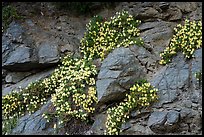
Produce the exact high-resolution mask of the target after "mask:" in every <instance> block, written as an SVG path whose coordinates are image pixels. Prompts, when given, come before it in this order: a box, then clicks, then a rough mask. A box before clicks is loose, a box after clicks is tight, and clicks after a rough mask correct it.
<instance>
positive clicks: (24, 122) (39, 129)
mask: <svg viewBox="0 0 204 137" xmlns="http://www.w3.org/2000/svg"><path fill="white" fill-rule="evenodd" d="M50 105H51V101H48V102H47V104H45V105H44V106H43V107H42V108H41V109H40V110H38V111H36V112H35V113H33V114H31V115H29V114H27V115H25V116H23V117H21V118H20V119H19V120H18V122H17V126H16V128H14V129H13V131H12V134H14V135H15V134H21V135H32V134H36V133H37V134H39V133H40V134H45V132H46V134H49V133H50V132H54V129H53V128H48V124H50V123H49V122H47V121H46V119H44V118H43V117H42V114H43V113H44V112H46V111H47V109H48V108H49V106H50Z"/></svg>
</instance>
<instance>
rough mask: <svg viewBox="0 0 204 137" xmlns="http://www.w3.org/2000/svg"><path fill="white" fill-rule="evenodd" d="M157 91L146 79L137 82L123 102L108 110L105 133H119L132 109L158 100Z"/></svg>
mask: <svg viewBox="0 0 204 137" xmlns="http://www.w3.org/2000/svg"><path fill="white" fill-rule="evenodd" d="M157 91H158V90H157V89H156V88H154V87H153V86H151V85H150V83H148V82H147V81H146V80H142V81H138V82H136V84H135V85H133V86H132V87H131V88H130V93H128V94H126V98H125V99H124V101H123V102H120V103H119V105H117V106H115V107H112V108H109V109H108V110H107V114H108V116H107V121H106V129H107V130H106V131H105V134H107V135H118V134H119V133H120V132H121V125H122V124H123V123H124V122H125V121H126V120H127V119H128V118H129V115H130V112H131V111H132V110H134V109H141V108H143V107H147V106H149V105H150V104H151V103H153V102H155V101H157V99H158V96H157Z"/></svg>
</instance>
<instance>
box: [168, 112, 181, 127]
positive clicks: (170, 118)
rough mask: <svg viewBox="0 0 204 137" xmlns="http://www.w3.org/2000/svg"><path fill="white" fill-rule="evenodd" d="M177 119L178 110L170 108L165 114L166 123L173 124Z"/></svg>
mask: <svg viewBox="0 0 204 137" xmlns="http://www.w3.org/2000/svg"><path fill="white" fill-rule="evenodd" d="M178 120H179V112H178V111H174V110H171V111H169V112H168V114H167V123H168V124H170V125H172V124H175V123H177V122H178Z"/></svg>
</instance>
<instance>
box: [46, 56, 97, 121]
mask: <svg viewBox="0 0 204 137" xmlns="http://www.w3.org/2000/svg"><path fill="white" fill-rule="evenodd" d="M96 74H97V71H96V66H95V65H93V64H92V62H91V61H90V60H87V59H79V58H72V57H69V56H66V57H65V58H64V59H63V62H62V66H61V67H60V68H59V69H57V70H56V73H55V75H54V77H57V78H58V79H57V82H58V83H59V85H58V86H56V87H55V89H54V90H55V94H53V95H52V99H51V101H52V102H53V105H54V106H55V108H56V113H55V117H59V119H60V120H61V121H62V123H63V122H65V121H67V120H68V117H70V116H71V117H74V118H77V119H80V120H87V118H88V116H89V114H91V113H93V112H94V110H95V108H94V107H93V106H94V104H95V103H97V97H96V88H95V83H96V82H95V77H96ZM47 84H48V85H51V83H49V82H48V83H47ZM48 116H50V115H49V114H48V115H45V117H48ZM48 119H49V118H48Z"/></svg>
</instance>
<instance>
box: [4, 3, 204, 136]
mask: <svg viewBox="0 0 204 137" xmlns="http://www.w3.org/2000/svg"><path fill="white" fill-rule="evenodd" d="M31 5H32V4H31ZM37 5H38V6H39V3H38V4H37ZM40 5H41V6H42V7H44V6H46V5H47V11H46V10H45V9H46V8H42V9H40V10H37V11H36V14H37V16H33V15H32V12H29V11H30V10H31V11H33V7H34V6H31V8H30V9H29V8H28V7H27V6H26V7H27V8H25V7H24V8H25V9H26V10H25V13H24V14H23V15H25V16H28V15H29V16H30V18H26V19H24V20H23V21H14V22H12V23H11V24H10V25H9V27H8V29H7V30H6V31H5V32H4V33H3V34H2V68H3V69H2V96H4V95H7V94H10V93H11V91H12V90H17V91H19V87H21V88H25V87H26V86H27V85H28V84H29V83H31V82H34V81H36V80H40V79H43V78H46V77H48V76H49V75H50V74H51V73H52V72H53V71H54V69H55V68H56V67H57V65H58V64H59V62H60V57H63V56H65V55H67V54H72V55H74V56H80V52H79V46H80V40H81V38H82V37H83V35H84V32H85V27H86V24H87V23H88V22H89V20H90V19H91V18H90V17H83V16H79V17H73V16H66V14H65V13H63V14H59V15H57V14H55V12H54V11H55V10H56V9H55V8H53V7H52V6H50V5H49V4H45V3H44V4H43V3H42V4H40ZM22 6H23V5H22ZM95 6H96V7H97V4H96V5H95ZM24 8H22V9H24ZM38 8H39V7H38ZM121 10H127V11H129V13H130V14H131V15H133V16H135V17H136V18H137V19H140V20H141V21H142V23H141V25H140V26H139V29H140V33H141V34H140V37H142V39H143V40H144V45H143V46H137V45H133V46H130V47H128V48H124V47H120V48H116V49H114V50H113V51H112V52H111V53H109V54H108V56H107V57H106V58H105V59H104V60H103V62H101V63H100V62H98V63H99V64H97V60H95V61H96V64H97V68H98V69H99V74H98V76H97V81H96V89H97V97H98V101H99V103H98V104H97V107H98V109H97V112H96V113H95V114H94V116H93V119H94V122H93V124H92V125H91V126H90V127H91V128H90V129H89V130H88V131H86V132H85V130H87V129H83V132H81V131H80V129H79V127H80V126H79V125H80V124H79V123H77V122H76V123H70V125H72V124H73V125H74V124H75V126H73V127H71V128H70V130H67V131H70V134H72V133H76V132H80V133H85V134H87V135H92V134H95V135H103V134H104V131H105V129H106V127H105V122H106V118H107V114H106V111H107V108H109V107H111V106H112V105H114V103H115V102H119V101H121V100H122V99H123V98H124V97H125V93H126V92H127V91H128V90H129V88H130V87H131V85H133V84H134V82H135V81H136V80H138V79H147V80H148V81H149V82H150V83H151V84H152V85H153V86H154V87H156V88H157V89H158V95H159V99H158V102H155V103H154V104H153V105H152V106H151V107H150V108H149V109H145V108H144V109H142V110H133V111H132V112H131V115H130V119H129V120H128V121H126V122H125V123H123V124H122V127H121V129H122V132H121V133H120V134H121V135H172V134H175V135H177V134H179V135H183V134H190V135H196V134H202V84H201V81H200V80H197V79H196V77H195V73H197V72H202V48H200V49H197V50H195V53H194V57H193V58H192V59H186V58H185V57H184V55H183V54H182V53H181V52H178V53H177V54H176V55H175V56H174V57H173V59H172V62H171V63H169V64H167V65H165V66H162V65H159V63H158V62H159V60H160V59H161V58H160V56H159V53H160V52H162V51H163V50H164V49H165V48H166V47H167V46H168V45H169V43H170V40H171V38H172V36H173V28H174V27H175V26H176V25H177V24H178V23H181V22H183V20H184V19H185V18H186V17H188V18H189V19H190V20H202V3H201V2H179V3H178V2H120V3H117V4H116V7H115V8H113V9H103V11H101V12H99V13H98V14H99V15H102V16H104V17H107V18H108V17H111V16H112V15H114V14H115V12H117V11H121ZM31 15H32V16H31ZM46 15H47V16H46ZM50 106H51V102H50V100H49V101H48V102H47V104H45V105H44V106H42V107H41V108H40V109H39V110H38V111H36V112H34V113H33V114H31V115H28V114H27V115H25V116H23V117H21V118H19V120H18V122H17V126H16V127H15V128H14V129H13V131H12V134H22V135H30V134H34V135H36V134H60V133H56V132H55V130H54V128H53V124H54V123H52V122H50V123H49V122H47V121H46V120H45V119H44V118H43V117H42V114H43V112H45V111H47V110H48V109H49V108H50ZM82 124H83V123H81V125H82ZM75 127H77V128H78V129H76V131H75V132H74V128H75ZM86 128H89V126H87V127H86ZM64 130H66V129H64Z"/></svg>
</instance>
